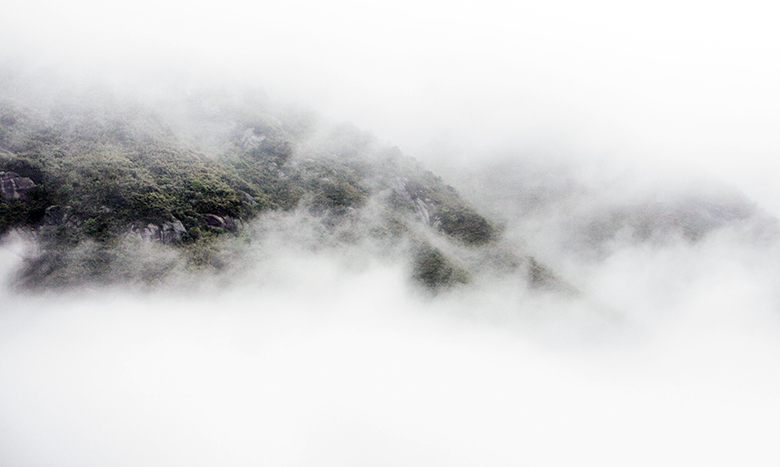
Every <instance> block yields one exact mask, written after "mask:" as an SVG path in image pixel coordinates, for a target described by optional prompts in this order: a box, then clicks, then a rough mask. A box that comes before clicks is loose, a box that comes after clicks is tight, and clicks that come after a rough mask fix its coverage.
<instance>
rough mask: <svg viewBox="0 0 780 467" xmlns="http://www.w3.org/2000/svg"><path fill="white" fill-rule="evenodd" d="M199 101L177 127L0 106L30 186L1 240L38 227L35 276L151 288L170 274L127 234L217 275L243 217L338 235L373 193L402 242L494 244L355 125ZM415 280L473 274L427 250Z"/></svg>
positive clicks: (242, 103)
mask: <svg viewBox="0 0 780 467" xmlns="http://www.w3.org/2000/svg"><path fill="white" fill-rule="evenodd" d="M191 99H194V100H189V101H187V102H185V104H183V110H182V109H180V110H181V112H183V113H184V114H185V115H187V117H186V118H185V121H184V123H183V124H181V122H180V126H179V127H175V126H168V125H166V124H165V123H164V121H163V118H162V117H161V116H160V115H158V114H156V113H154V112H152V111H149V110H147V109H144V108H142V107H139V106H137V105H134V104H123V103H119V102H117V101H116V100H114V99H113V98H111V97H106V96H103V97H102V98H100V97H94V96H91V97H90V98H89V99H86V98H85V99H84V101H86V102H89V103H88V104H80V103H78V99H76V103H70V104H63V103H60V104H57V105H54V106H53V107H52V108H51V109H49V111H48V113H42V114H35V113H33V112H31V111H27V110H24V109H22V108H20V107H18V106H15V105H13V104H11V103H9V102H1V101H0V171H11V172H15V173H17V174H18V175H19V176H20V177H27V178H29V179H31V180H32V181H33V182H34V183H35V188H34V189H32V190H31V191H29V192H27V193H26V195H25V196H24V197H23V199H3V198H2V197H0V235H2V234H4V233H6V232H7V231H8V230H10V229H12V228H27V229H31V230H34V231H35V232H37V238H38V240H39V241H40V242H41V246H42V247H43V248H42V254H41V255H39V256H38V257H37V258H35V259H31V260H29V261H28V262H27V267H26V269H25V273H24V277H25V278H26V280H27V281H28V282H30V283H40V284H43V285H45V286H51V285H68V284H70V283H75V282H78V281H79V280H90V281H101V280H110V278H106V274H107V273H106V271H109V270H110V271H111V274H114V275H115V276H117V275H118V276H117V277H120V278H121V277H124V278H135V279H139V278H140V279H139V280H143V281H156V280H158V279H159V278H160V277H162V276H164V275H165V274H166V271H169V270H170V269H171V268H172V267H173V266H171V264H173V263H170V264H169V265H168V266H160V265H154V264H153V263H154V262H153V261H150V262H148V264H147V265H146V266H145V267H143V268H140V269H138V268H135V269H134V267H131V266H130V263H131V262H130V261H129V260H128V257H129V256H132V249H131V250H127V251H125V250H122V248H126V244H127V242H128V241H129V239H132V241H141V242H144V241H146V242H148V241H150V239H152V240H151V241H156V242H157V243H164V244H170V245H173V246H176V247H177V248H178V251H179V253H180V254H183V255H184V257H185V258H186V263H187V264H188V267H189V268H195V269H200V268H214V269H220V268H222V267H224V265H225V263H224V261H223V260H221V259H220V248H221V246H220V245H221V243H220V241H219V238H220V237H222V236H225V235H238V234H239V233H240V230H241V225H242V221H246V220H249V219H251V218H253V217H255V216H257V215H259V214H261V213H263V212H265V211H270V210H283V211H292V210H295V209H299V208H303V209H305V210H306V211H307V212H309V213H310V214H311V215H313V216H320V217H322V219H323V222H324V226H325V227H326V228H328V229H336V228H337V227H338V225H339V222H340V221H339V220H338V219H339V218H342V217H345V215H346V214H348V213H351V212H357V211H359V210H361V209H363V208H364V207H366V206H367V205H368V202H369V200H370V199H371V198H372V197H375V198H376V199H378V200H380V202H381V203H383V206H384V208H383V209H384V210H383V212H384V214H383V215H384V216H385V218H383V219H374V220H372V221H371V222H373V224H372V225H373V227H370V228H368V229H367V231H369V232H370V234H371V235H373V236H375V237H376V238H383V237H384V238H388V239H398V238H400V237H401V236H404V235H407V234H408V233H409V227H408V225H407V224H409V225H411V224H412V223H417V224H422V225H424V226H425V228H426V229H428V230H429V231H430V232H431V234H437V233H440V234H443V235H444V236H446V237H448V238H450V239H451V240H455V241H456V242H457V243H461V244H464V245H467V246H479V245H484V244H486V243H488V242H490V241H492V240H493V239H495V238H496V237H497V236H498V232H497V229H496V228H495V227H494V226H493V224H492V223H490V222H489V221H488V220H487V219H485V218H484V217H482V216H481V215H479V214H478V213H477V212H476V211H474V210H473V209H472V208H471V207H470V206H469V205H468V204H467V203H466V202H465V201H463V200H462V199H461V198H460V196H459V195H458V193H457V192H456V191H455V189H454V188H452V187H450V186H448V185H446V184H444V183H443V182H442V180H441V179H440V178H439V177H436V176H435V175H433V174H432V173H431V172H429V171H426V170H424V169H423V168H422V167H421V166H420V164H419V163H417V162H416V161H414V160H413V159H410V158H408V157H404V156H403V155H401V153H400V151H398V149H396V148H386V147H382V146H381V145H379V144H377V142H376V140H375V138H374V137H373V136H371V135H370V134H369V133H366V132H362V131H360V130H358V129H356V128H355V127H352V126H349V125H343V126H340V127H335V128H333V129H331V130H330V131H329V132H317V126H316V124H315V123H313V120H312V118H311V117H310V116H309V115H307V114H304V113H300V112H298V113H296V112H291V111H285V112H279V113H278V114H277V115H279V116H281V117H282V119H283V120H284V121H283V120H282V119H280V118H278V117H276V116H271V115H270V114H269V113H268V109H267V108H266V104H265V103H264V101H263V99H260V98H257V97H256V96H255V97H252V96H250V97H248V98H247V99H245V100H240V99H239V100H236V99H231V98H230V97H229V96H227V97H226V96H224V95H220V94H219V93H216V94H208V93H203V94H200V95H197V96H196V97H193V98H191ZM176 128H178V130H176ZM187 129H190V130H191V131H190V132H189V133H188V131H187ZM339 235H340V237H339V238H344V239H346V238H351V239H352V241H355V240H356V239H357V237H356V233H355V232H351V233H349V234H348V235H346V234H345V232H344V231H343V229H342V232H341V233H340V234H339ZM388 235H389V237H388ZM414 277H415V279H417V280H418V281H420V282H421V283H422V284H424V285H426V286H428V287H431V288H441V287H444V286H450V285H452V284H456V283H465V282H467V281H468V273H467V272H466V270H465V269H463V268H462V267H460V266H457V265H456V264H455V263H454V262H453V261H452V260H450V259H448V258H446V257H445V256H444V255H443V254H442V253H441V252H440V251H439V250H437V249H435V248H427V247H426V248H423V249H422V250H421V251H420V252H419V253H418V254H417V255H416V257H415V259H414ZM23 280H25V279H23Z"/></svg>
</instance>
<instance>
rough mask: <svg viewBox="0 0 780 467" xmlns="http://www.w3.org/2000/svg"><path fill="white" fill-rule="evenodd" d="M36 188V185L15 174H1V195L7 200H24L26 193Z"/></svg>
mask: <svg viewBox="0 0 780 467" xmlns="http://www.w3.org/2000/svg"><path fill="white" fill-rule="evenodd" d="M33 188H35V183H33V181H32V180H30V179H29V178H27V177H20V176H19V174H17V173H15V172H0V193H2V196H3V198H5V199H24V197H25V195H26V193H27V192H28V191H30V190H32V189H33Z"/></svg>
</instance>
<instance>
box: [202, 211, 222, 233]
mask: <svg viewBox="0 0 780 467" xmlns="http://www.w3.org/2000/svg"><path fill="white" fill-rule="evenodd" d="M203 219H204V220H205V221H206V224H208V225H209V226H211V227H219V228H220V229H225V230H227V225H226V224H225V219H223V218H222V217H219V216H218V215H216V214H206V215H205V216H203Z"/></svg>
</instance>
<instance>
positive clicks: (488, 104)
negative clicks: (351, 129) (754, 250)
mask: <svg viewBox="0 0 780 467" xmlns="http://www.w3.org/2000/svg"><path fill="white" fill-rule="evenodd" d="M777 13H778V11H777V9H776V7H775V6H774V5H773V4H772V2H703V1H656V2H644V3H637V2H630V3H626V2H610V1H595V2H573V1H572V2H567V1H561V0H555V1H544V2H541V1H532V2H502V1H486V2H485V1H481V2H430V1H428V2H426V1H423V2H419V1H405V0H404V1H396V2H383V3H379V2H358V1H346V0H337V1H331V2H310V1H285V2H259V3H258V2H238V1H226V2H197V1H196V2H171V1H163V2H158V1H146V0H142V1H136V2H116V1H111V2H89V1H83V0H77V1H73V2H52V1H39V0H33V1H29V2H20V1H17V2H6V4H5V5H4V6H3V7H2V14H0V41H2V44H3V47H2V48H0V50H2V51H3V52H2V55H3V56H6V57H8V56H11V57H14V56H16V57H21V58H22V59H24V60H27V61H29V62H32V63H42V64H44V65H45V66H61V67H65V68H70V69H71V70H75V71H74V72H75V73H76V74H77V75H80V76H86V77H87V78H86V79H87V80H90V79H93V80H95V79H98V77H99V78H100V79H111V80H119V81H123V82H124V84H128V83H129V84H131V85H143V83H144V82H149V81H148V80H151V81H154V80H159V79H160V78H161V77H162V76H165V77H166V79H173V80H175V81H176V82H178V83H180V84H181V85H182V86H197V85H201V84H205V83H209V84H213V83H215V82H217V83H219V82H228V81H230V82H238V83H243V84H246V83H251V84H253V85H260V86H262V87H264V88H265V89H266V90H267V91H268V92H269V93H270V94H271V95H272V96H273V97H276V98H279V99H282V100H289V101H293V102H298V103H300V104H302V105H305V106H308V107H311V108H314V109H315V110H318V111H320V112H321V113H322V114H323V115H324V116H326V117H327V118H329V119H333V120H336V121H338V120H349V121H352V122H353V123H355V124H357V125H358V126H360V127H361V128H365V129H369V130H371V131H374V132H375V133H376V134H377V135H379V136H380V137H381V138H383V139H386V140H391V141H392V142H393V143H395V144H397V145H399V146H400V147H401V148H402V150H404V151H406V152H407V153H411V154H412V155H414V156H429V157H449V158H451V159H453V160H455V159H462V158H464V157H465V158H466V159H467V160H473V159H474V158H479V159H482V158H485V157H488V156H489V155H491V154H492V153H493V152H494V151H496V150H500V149H506V148H510V149H515V150H519V151H523V150H527V149H528V148H537V149H538V148H540V147H541V148H545V149H550V150H551V151H552V152H553V153H558V154H565V155H567V156H572V157H577V158H581V159H582V158H595V159H601V158H605V157H606V158H607V159H609V160H615V159H618V160H620V161H623V162H628V163H629V164H632V165H633V164H639V167H640V168H642V169H644V168H647V169H655V168H658V167H660V168H661V169H662V170H672V171H678V172H680V171H693V172H701V173H704V174H706V175H707V176H714V177H716V178H720V179H724V180H725V181H727V182H728V183H733V184H736V185H738V186H739V187H740V188H741V189H743V190H744V191H746V192H747V193H748V194H749V195H750V196H751V197H753V198H755V199H758V200H759V201H760V202H761V203H762V204H763V205H764V206H765V207H766V208H768V209H770V210H772V212H774V213H775V214H780V201H776V200H778V199H780V191H778V189H777V187H776V184H775V183H774V176H775V175H774V174H775V173H776V171H777V169H778V162H777V161H776V160H777V153H778V150H779V149H780V133H778V132H777V131H776V128H778V125H779V124H780V91H779V90H778V87H777V85H776V83H777V82H780V62H778V60H777V59H776V57H777V56H780V32H778V28H777V27H776V24H777V21H776V19H777V17H778V15H777Z"/></svg>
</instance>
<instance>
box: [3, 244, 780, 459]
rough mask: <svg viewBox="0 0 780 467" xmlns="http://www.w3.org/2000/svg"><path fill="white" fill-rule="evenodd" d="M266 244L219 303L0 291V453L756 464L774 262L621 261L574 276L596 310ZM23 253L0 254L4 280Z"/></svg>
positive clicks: (768, 410)
mask: <svg viewBox="0 0 780 467" xmlns="http://www.w3.org/2000/svg"><path fill="white" fill-rule="evenodd" d="M269 244H270V250H262V248H261V250H262V251H260V252H256V253H254V254H255V255H260V256H264V257H265V261H264V262H258V263H256V264H257V266H256V268H255V269H254V270H247V271H244V273H243V274H242V277H243V279H236V280H235V281H233V282H231V284H232V285H228V286H225V285H224V284H223V285H220V286H219V287H217V288H218V289H219V290H215V288H212V287H208V286H206V287H205V288H203V289H201V290H200V291H198V290H197V289H196V288H193V287H192V286H189V287H187V286H183V287H184V288H182V286H179V287H169V288H166V289H162V290H159V291H157V292H152V293H148V294H146V295H139V294H138V293H133V292H129V291H127V289H124V290H123V289H114V288H108V289H105V288H103V289H96V290H91V291H79V292H74V293H67V292H65V293H48V294H44V295H40V296H31V295H29V294H19V293H17V292H13V291H10V290H6V291H4V292H3V303H4V306H3V311H2V312H0V321H1V323H0V375H2V377H0V439H2V442H1V443H0V463H3V464H4V465H31V466H47V465H58V466H61V465H80V466H92V465H94V466H98V465H106V464H112V465H114V464H120V465H128V466H136V465H139V466H140V465H152V466H154V465H170V464H171V463H174V464H179V463H187V464H189V465H202V466H212V465H225V464H226V463H228V464H232V465H258V464H262V465H271V466H273V465H301V466H303V465H364V464H365V463H371V464H378V465H402V464H403V465H409V464H411V465H484V464H491V465H517V464H519V463H523V464H526V463H527V464H531V465H561V464H572V463H577V464H584V465H591V464H593V465H595V464H598V465H625V464H626V463H631V464H634V465H657V464H658V463H666V464H671V465H688V464H690V463H701V462H716V463H724V462H725V463H742V462H746V463H749V464H751V465H771V464H773V463H775V462H777V460H778V458H777V453H776V450H775V449H774V439H775V437H776V432H775V430H774V428H773V427H774V425H775V423H774V422H775V420H776V419H777V417H778V415H780V404H778V403H777V398H776V397H775V395H776V394H777V391H778V389H780V372H778V370H777V369H778V368H779V366H778V365H777V364H778V361H777V355H778V350H780V340H779V339H778V337H780V335H779V334H780V323H778V315H777V309H778V307H777V305H778V295H777V288H776V285H775V284H776V283H777V277H778V270H777V267H776V266H775V263H776V261H774V260H773V259H772V258H776V257H777V252H776V251H774V250H766V249H764V250H760V251H759V250H755V249H752V248H748V247H745V246H744V245H739V244H735V243H733V242H729V241H728V239H726V240H724V239H713V241H710V242H708V243H705V244H704V245H700V246H698V247H690V246H682V245H680V246H678V247H676V248H670V249H660V250H651V249H646V248H638V249H633V250H625V251H623V252H622V253H618V254H616V255H614V256H613V257H612V258H611V259H610V260H609V261H607V262H606V263H605V264H603V265H602V266H601V267H599V268H596V269H595V270H593V271H592V273H593V274H592V278H591V280H590V281H589V284H588V286H589V288H588V293H589V294H590V295H591V296H593V297H594V298H595V299H596V300H598V301H600V303H601V304H602V305H604V306H605V307H607V308H610V309H614V310H617V311H618V312H619V316H620V319H604V317H603V316H600V315H599V313H600V312H599V311H598V310H600V309H601V308H599V307H596V308H594V307H592V306H587V304H585V303H583V302H576V301H575V302H572V301H571V300H567V299H563V298H560V297H557V298H556V297H555V296H533V295H531V296H528V295H523V294H522V293H519V294H518V292H517V287H515V288H514V289H513V288H510V287H508V286H507V284H500V283H499V284H493V285H492V286H489V285H485V286H481V287H479V288H477V287H475V286H472V287H470V288H465V289H461V290H458V291H453V292H451V293H448V294H442V295H439V296H437V297H429V296H421V295H419V294H418V293H416V292H415V291H414V289H410V285H409V283H408V282H407V280H406V279H405V276H404V273H403V266H402V265H400V264H396V263H394V262H393V261H389V262H388V261H382V260H371V259H364V261H361V262H360V264H358V265H356V264H355V263H354V262H353V261H350V260H349V259H348V258H346V259H345V258H344V257H343V256H342V255H341V254H340V253H339V252H338V251H330V252H328V251H327V250H326V251H320V252H318V253H313V252H311V251H308V252H307V251H306V250H303V251H302V250H299V249H295V248H293V249H287V250H284V249H280V248H278V246H279V245H278V244H275V243H274V242H269ZM22 249H23V245H22V243H21V242H20V241H16V242H14V241H11V240H9V241H7V242H6V243H5V244H4V245H3V249H2V250H0V252H2V261H0V264H3V265H4V274H6V277H5V278H4V279H5V280H4V283H7V274H8V273H9V270H10V269H11V268H12V266H13V265H14V264H16V263H18V262H19V261H20V257H19V256H18V254H19V253H20V252H21V251H22ZM271 252H272V253H271ZM669 275H674V276H676V279H675V280H673V281H672V280H671V279H669V278H668V276H669ZM204 285H207V284H204ZM594 310H597V311H594Z"/></svg>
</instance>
